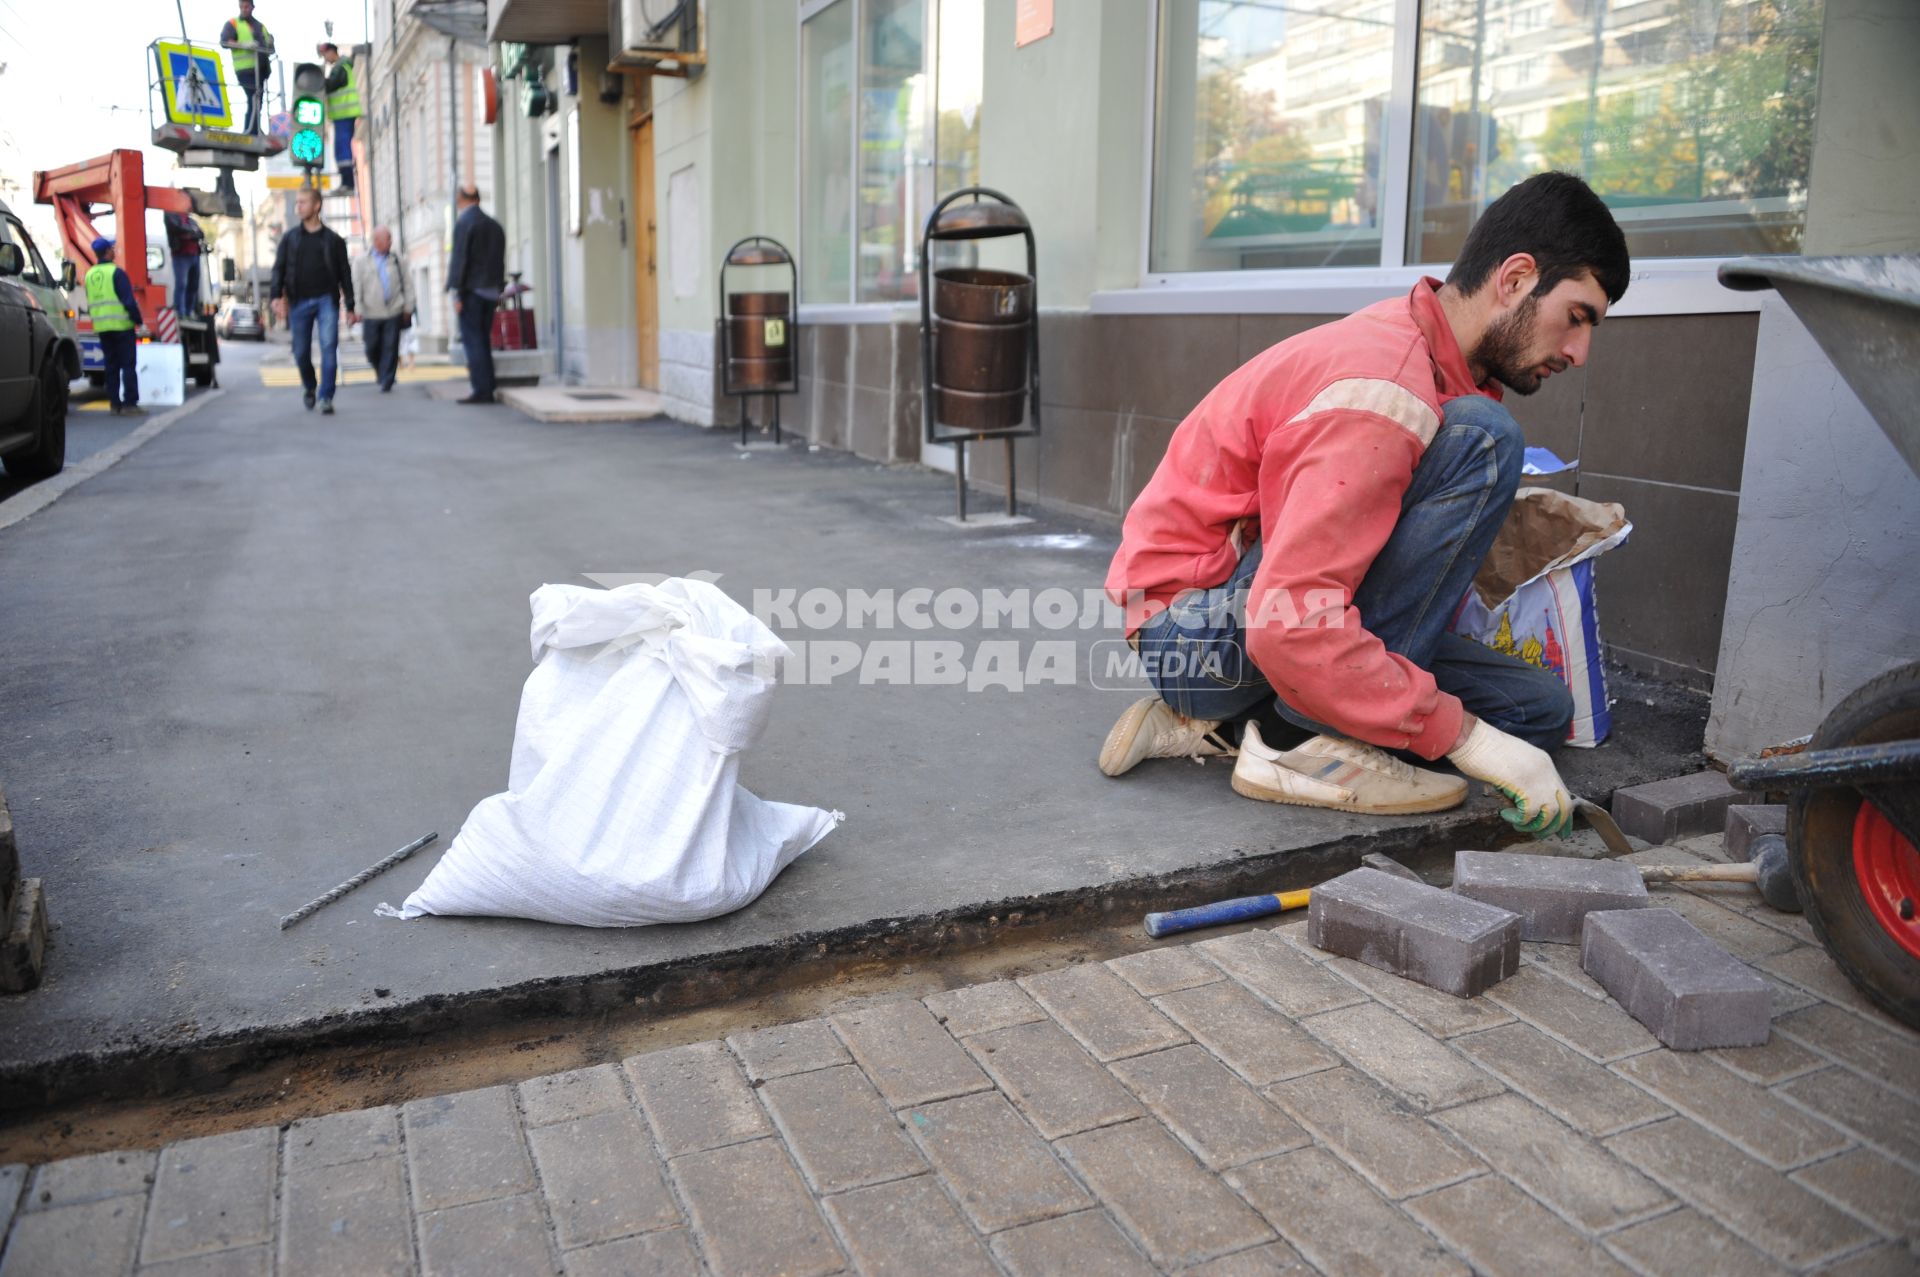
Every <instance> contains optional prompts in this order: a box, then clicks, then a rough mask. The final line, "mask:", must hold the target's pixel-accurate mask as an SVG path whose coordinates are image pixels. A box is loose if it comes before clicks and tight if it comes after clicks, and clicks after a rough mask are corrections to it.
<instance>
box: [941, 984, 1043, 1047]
mask: <svg viewBox="0 0 1920 1277" xmlns="http://www.w3.org/2000/svg"><path fill="white" fill-rule="evenodd" d="M923 1001H924V1002H925V1003H926V1007H927V1010H929V1011H931V1012H933V1017H934V1019H936V1020H938V1021H939V1022H940V1023H941V1024H944V1025H945V1026H946V1027H947V1032H949V1033H951V1034H953V1036H954V1037H956V1038H964V1037H967V1036H969V1035H971V1034H974V1033H985V1032H986V1031H987V1030H989V1029H1004V1028H1006V1027H1007V1026H1008V1025H1010V1024H1030V1023H1032V1022H1033V1021H1035V1020H1044V1019H1046V1018H1047V1013H1046V1012H1045V1011H1042V1010H1041V1009H1040V1004H1039V1003H1038V1002H1035V1001H1034V1000H1033V999H1032V998H1030V997H1028V996H1027V991H1026V990H1025V989H1022V988H1021V987H1020V986H1019V985H1017V984H1015V983H1014V982H1013V981H1011V980H995V981H994V982H993V983H991V984H974V985H969V986H967V987H966V988H964V989H949V990H948V991H947V992H945V993H935V994H931V995H929V996H928V997H926V998H925V999H923Z"/></svg>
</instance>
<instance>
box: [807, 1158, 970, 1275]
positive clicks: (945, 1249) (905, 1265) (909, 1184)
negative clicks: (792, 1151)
mask: <svg viewBox="0 0 1920 1277" xmlns="http://www.w3.org/2000/svg"><path fill="white" fill-rule="evenodd" d="M825 1205H826V1208H827V1212H828V1214H830V1215H832V1216H833V1219H834V1222H835V1223H836V1224H838V1225H839V1227H840V1237H841V1239H842V1240H843V1241H844V1242H845V1243H846V1247H847V1251H848V1253H849V1254H850V1255H851V1256H852V1257H853V1262H854V1265H855V1267H857V1268H858V1269H859V1270H860V1272H861V1273H862V1274H864V1275H865V1277H891V1275H893V1274H898V1277H918V1275H919V1274H921V1273H925V1272H929V1271H932V1270H933V1269H935V1268H937V1269H938V1270H939V1272H940V1273H941V1274H942V1277H946V1275H947V1274H954V1275H955V1277H995V1275H996V1274H997V1273H998V1272H999V1270H998V1269H997V1268H995V1267H994V1264H993V1260H992V1259H990V1258H988V1256H987V1251H986V1248H985V1247H984V1246H982V1245H981V1244H980V1239H979V1238H977V1237H975V1236H974V1235H973V1231H972V1230H971V1229H969V1228H968V1227H967V1221H966V1220H964V1219H962V1218H960V1212H959V1211H957V1210H955V1209H954V1206H953V1203H952V1202H950V1201H948V1200H947V1195H946V1194H945V1193H943V1192H941V1191H940V1185H939V1183H938V1181H936V1180H935V1179H934V1178H933V1176H931V1175H920V1176H916V1177H915V1178H913V1179H903V1180H896V1181H894V1182H893V1183H891V1184H876V1185H874V1186H873V1187H871V1188H859V1189H855V1190H854V1191H853V1192H851V1193H841V1194H840V1195H839V1196H838V1197H829V1198H827V1199H826V1203H825ZM935 1256H937V1257H938V1258H937V1260H936V1259H935V1258H934V1257H935Z"/></svg>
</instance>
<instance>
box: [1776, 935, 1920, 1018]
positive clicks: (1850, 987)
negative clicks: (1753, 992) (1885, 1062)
mask: <svg viewBox="0 0 1920 1277" xmlns="http://www.w3.org/2000/svg"><path fill="white" fill-rule="evenodd" d="M1753 965H1754V966H1756V967H1759V968H1760V969H1761V970H1762V971H1765V972H1767V973H1769V974H1771V975H1776V976H1779V977H1780V978H1781V979H1782V980H1785V981H1787V983H1789V984H1792V985H1794V986H1795V987H1797V988H1801V989H1804V990H1806V991H1807V992H1808V993H1811V994H1813V995H1814V996H1816V997H1819V998H1824V999H1826V1000H1827V1001H1828V1002H1832V1003H1834V1004H1835V1005H1837V1006H1843V1007H1845V1008H1847V1009H1848V1010H1849V1011H1854V1012H1857V1013H1858V1014H1860V1015H1864V1016H1866V1017H1867V1019H1869V1020H1871V1021H1873V1022H1874V1023H1875V1024H1877V1025H1879V1026H1880V1027H1881V1028H1883V1029H1892V1030H1895V1031H1896V1032H1898V1031H1899V1030H1900V1028H1901V1026H1900V1025H1899V1024H1898V1023H1896V1022H1895V1021H1894V1020H1893V1018H1892V1017H1890V1016H1888V1015H1887V1014H1886V1013H1885V1012H1883V1011H1881V1010H1880V1008H1879V1007H1877V1006H1875V1005H1873V1003H1871V1002H1869V1001H1867V995H1866V994H1864V993H1862V992H1860V990H1859V989H1857V988H1855V987H1854V983H1853V981H1851V980H1849V979H1847V977H1846V976H1845V975H1843V974H1841V971H1840V968H1839V967H1836V966H1835V965H1833V959H1832V958H1830V957H1828V956H1827V951H1826V950H1825V949H1818V948H1814V949H1789V950H1788V951H1787V952H1785V953H1776V954H1774V955H1773V956H1772V957H1767V958H1760V959H1758V960H1756V961H1755V962H1754V964H1753Z"/></svg>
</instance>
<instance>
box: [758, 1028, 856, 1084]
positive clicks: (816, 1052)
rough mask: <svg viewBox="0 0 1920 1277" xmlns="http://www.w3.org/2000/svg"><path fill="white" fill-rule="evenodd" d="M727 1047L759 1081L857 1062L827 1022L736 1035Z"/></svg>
mask: <svg viewBox="0 0 1920 1277" xmlns="http://www.w3.org/2000/svg"><path fill="white" fill-rule="evenodd" d="M727 1045H728V1046H730V1047H732V1048H733V1053H734V1054H735V1055H737V1056H739V1057H740V1063H741V1064H743V1065H745V1066H746V1069H747V1076H748V1077H750V1078H752V1079H753V1080H754V1081H756V1082H764V1081H766V1080H767V1079H768V1078H775V1077H786V1076H787V1075H788V1074H791V1073H807V1072H811V1071H812V1070H814V1069H830V1068H832V1067H833V1066H834V1065H836V1064H851V1063H852V1062H853V1057H852V1056H850V1055H848V1054H847V1048H846V1047H844V1046H842V1045H840V1039H839V1038H837V1037H835V1036H833V1028H832V1026H830V1025H829V1024H828V1023H827V1022H826V1021H825V1020H801V1021H800V1022H799V1023H797V1024H776V1025H774V1026H773V1027H772V1028H770V1029H761V1030H760V1031H759V1032H757V1033H736V1034H734V1035H733V1036H732V1037H730V1038H728V1039H727Z"/></svg>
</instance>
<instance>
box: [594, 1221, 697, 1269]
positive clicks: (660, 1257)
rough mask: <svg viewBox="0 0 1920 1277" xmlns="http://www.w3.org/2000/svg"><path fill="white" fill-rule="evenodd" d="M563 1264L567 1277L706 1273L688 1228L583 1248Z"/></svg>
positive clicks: (624, 1238) (673, 1229)
mask: <svg viewBox="0 0 1920 1277" xmlns="http://www.w3.org/2000/svg"><path fill="white" fill-rule="evenodd" d="M561 1261H562V1263H563V1265H564V1266H565V1268H566V1273H567V1277H701V1274H702V1272H703V1271H704V1270H703V1269H702V1268H701V1267H700V1257H699V1256H698V1255H696V1254H695V1253H694V1250H693V1232H692V1230H690V1229H686V1228H669V1229H667V1230H665V1231H664V1232H658V1233H646V1234H644V1235H642V1236H639V1237H622V1238H621V1239H620V1240H619V1241H615V1242H601V1243H600V1244H599V1245H598V1246H583V1247H581V1248H580V1249H579V1250H570V1251H568V1252H567V1253H566V1254H565V1255H563V1256H562V1257H561Z"/></svg>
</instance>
